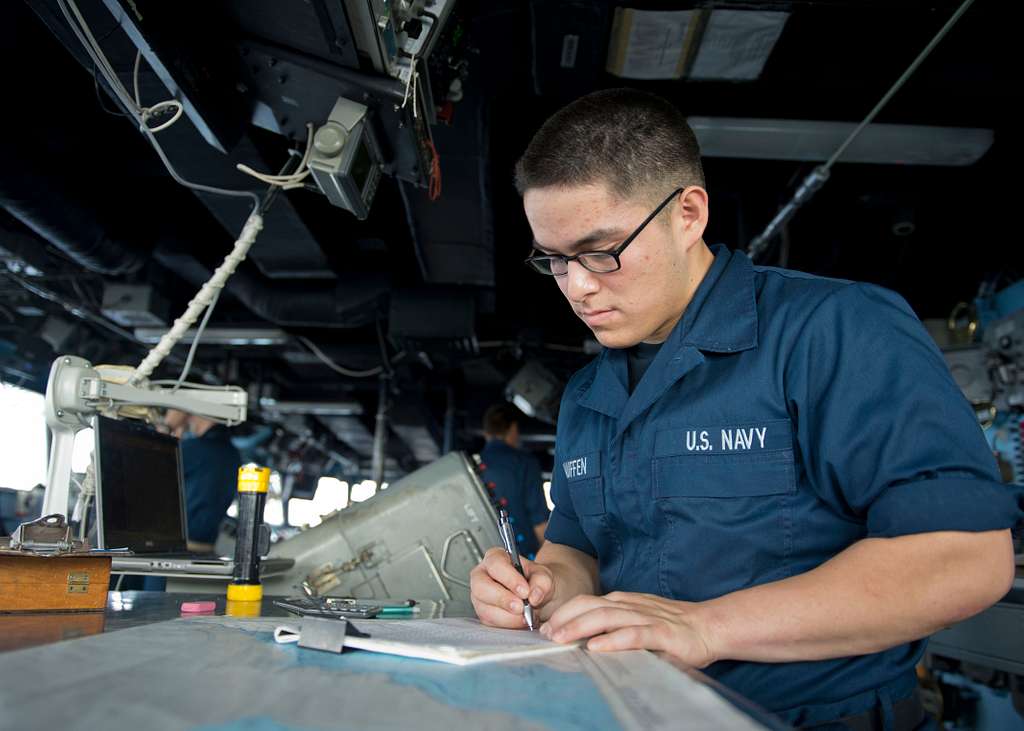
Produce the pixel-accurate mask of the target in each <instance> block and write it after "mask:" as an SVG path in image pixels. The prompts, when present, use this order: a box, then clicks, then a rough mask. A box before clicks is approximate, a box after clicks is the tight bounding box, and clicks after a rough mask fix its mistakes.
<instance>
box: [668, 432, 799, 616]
mask: <svg viewBox="0 0 1024 731" xmlns="http://www.w3.org/2000/svg"><path fill="white" fill-rule="evenodd" d="M772 424H773V425H774V426H775V430H777V431H784V432H786V433H787V434H788V435H790V439H779V440H777V441H775V442H774V443H769V444H767V445H766V447H767V448H765V449H757V450H753V451H743V452H718V453H712V454H708V453H700V452H693V451H686V450H681V449H678V448H674V447H672V446H668V447H666V446H665V445H674V444H677V443H678V442H677V440H675V439H667V438H665V437H664V436H663V435H662V433H659V435H658V438H657V441H656V445H657V447H656V450H655V455H654V458H653V460H652V487H653V496H654V500H655V506H656V518H657V520H658V521H659V523H660V525H659V529H660V530H659V535H660V537H661V540H660V545H659V567H658V573H659V577H658V578H659V585H660V588H661V590H662V592H664V594H665V595H666V596H669V597H672V598H676V599H686V600H689V601H703V600H706V599H711V598H714V597H716V596H721V595H723V594H728V593H730V592H733V591H738V590H740V589H744V588H747V587H750V586H755V585H757V584H763V583H766V582H768V581H775V580H777V579H781V578H784V577H786V576H788V575H789V567H788V563H789V560H790V555H791V553H792V546H793V535H792V534H793V503H794V501H795V498H796V469H795V464H794V456H793V449H792V441H791V432H790V431H789V427H788V424H789V422H788V420H787V421H785V422H772ZM783 427H784V428H783ZM676 431H679V430H676ZM787 445H788V446H787ZM680 451H683V452H684V453H682V454H680V453H678V452H680ZM673 452H675V453H673Z"/></svg>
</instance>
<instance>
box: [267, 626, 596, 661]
mask: <svg viewBox="0 0 1024 731" xmlns="http://www.w3.org/2000/svg"><path fill="white" fill-rule="evenodd" d="M349 624H350V625H351V626H353V627H355V629H356V630H357V631H358V632H359V633H360V634H366V635H368V637H356V636H353V635H346V637H345V647H350V648H352V649H356V650H368V651H370V652H381V653H385V654H387V655H401V656H402V657H416V658H420V659H423V660H436V661H438V662H447V663H452V664H454V665H476V664H478V663H485V662H498V661H501V660H516V659H519V658H534V657H541V656H543V655H552V654H555V653H560V652H565V651H567V650H572V649H574V648H576V647H579V646H580V645H581V644H582V642H575V643H568V644H564V645H562V644H558V643H556V642H552V641H550V640H548V639H546V638H545V637H544V636H543V635H541V634H539V633H538V632H529V631H527V630H515V629H497V628H494V627H485V626H484V625H482V624H481V623H480V622H479V620H476V619H465V618H456V619H413V620H409V619H393V620H387V619H372V620H367V621H353V620H349ZM300 625H301V622H299V621H297V622H295V623H293V624H287V625H283V626H279V627H277V629H276V630H275V631H274V639H275V640H277V641H278V642H280V643H286V642H298V640H299V636H300V634H301V632H300Z"/></svg>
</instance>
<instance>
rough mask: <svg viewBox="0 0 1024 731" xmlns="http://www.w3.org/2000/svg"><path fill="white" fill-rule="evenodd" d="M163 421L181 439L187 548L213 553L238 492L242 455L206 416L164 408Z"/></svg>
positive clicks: (219, 426)
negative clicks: (226, 516)
mask: <svg viewBox="0 0 1024 731" xmlns="http://www.w3.org/2000/svg"><path fill="white" fill-rule="evenodd" d="M164 424H165V425H166V427H167V428H168V429H169V430H170V433H171V434H173V435H174V436H176V437H178V438H179V439H181V465H182V471H183V473H184V474H183V479H184V482H185V512H186V516H187V517H186V520H187V521H188V548H189V550H190V551H195V552H196V553H213V550H214V544H215V543H216V542H217V533H218V531H219V530H220V522H221V521H222V520H223V519H224V515H225V513H226V512H227V509H228V506H230V505H231V502H232V501H233V500H234V499H235V495H236V493H237V491H238V467H239V465H240V464H241V463H242V457H241V455H239V453H238V450H237V449H235V446H234V445H233V444H232V443H231V434H230V432H229V431H228V429H227V427H225V426H222V425H220V424H217V423H216V422H214V421H211V420H210V419H207V418H204V417H202V416H196V415H194V414H186V413H185V412H184V411H178V410H177V409H168V410H167V414H166V415H165V416H164Z"/></svg>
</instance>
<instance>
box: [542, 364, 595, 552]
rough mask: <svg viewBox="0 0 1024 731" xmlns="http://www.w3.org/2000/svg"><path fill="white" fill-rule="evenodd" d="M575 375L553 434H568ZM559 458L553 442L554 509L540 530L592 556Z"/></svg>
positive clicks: (592, 546) (555, 540)
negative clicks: (545, 526)
mask: <svg viewBox="0 0 1024 731" xmlns="http://www.w3.org/2000/svg"><path fill="white" fill-rule="evenodd" d="M578 377H579V374H577V375H576V377H574V379H573V380H571V381H570V382H569V385H568V386H566V388H565V393H564V394H563V395H562V405H561V408H560V409H559V411H558V425H557V427H556V433H557V434H559V435H561V434H568V433H569V429H570V426H569V421H570V419H571V413H572V411H573V410H574V409H575V407H576V405H575V403H574V402H573V401H572V396H571V395H570V394H572V393H573V392H574V391H575V390H576V389H575V388H574V387H573V384H574V382H575V379H576V378H578ZM563 459H564V457H563V456H562V454H561V452H560V451H559V449H558V445H557V444H556V445H555V468H554V469H553V470H552V471H551V502H553V503H554V504H555V509H554V510H552V511H551V516H550V517H549V518H548V527H547V529H546V530H545V531H544V539H545V540H548V541H551V542H552V543H560V544H562V545H563V546H569V547H570V548H575V549H576V550H578V551H583V553H586V554H589V555H591V556H594V557H595V558H596V557H597V549H596V548H594V544H593V543H591V542H590V539H589V538H587V535H586V533H584V532H583V528H582V527H581V526H580V519H579V517H578V516H577V514H576V509H575V508H574V507H573V504H572V495H571V494H570V492H569V481H568V480H567V479H566V476H565V473H564V472H562V471H561V470H559V465H560V464H562V462H563Z"/></svg>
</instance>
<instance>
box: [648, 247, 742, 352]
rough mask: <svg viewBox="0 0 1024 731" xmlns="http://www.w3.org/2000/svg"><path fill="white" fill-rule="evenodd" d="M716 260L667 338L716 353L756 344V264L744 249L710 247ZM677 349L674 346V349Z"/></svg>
mask: <svg viewBox="0 0 1024 731" xmlns="http://www.w3.org/2000/svg"><path fill="white" fill-rule="evenodd" d="M711 253H712V254H714V255H715V260H714V262H712V264H711V268H710V269H709V270H708V273H707V274H706V275H705V276H704V279H703V281H701V283H700V285H699V286H698V287H697V291H696V292H695V293H694V296H693V299H692V300H690V304H688V305H687V306H686V310H685V311H684V312H683V316H682V317H681V318H680V320H679V322H678V323H677V324H676V326H675V328H674V329H673V331H672V333H671V334H670V335H669V338H668V340H669V341H671V342H673V344H674V345H675V346H676V348H678V347H681V346H686V345H689V346H693V347H695V348H698V349H699V350H704V351H710V352H713V353H736V352H739V351H742V350H749V349H751V348H754V347H757V298H756V292H755V290H754V265H753V264H752V263H751V261H750V259H749V258H748V257H747V255H746V254H744V253H743V252H742V251H729V249H727V248H726V247H725V246H724V245H722V244H715V245H714V246H712V247H711ZM676 348H673V350H675V349H676Z"/></svg>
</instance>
